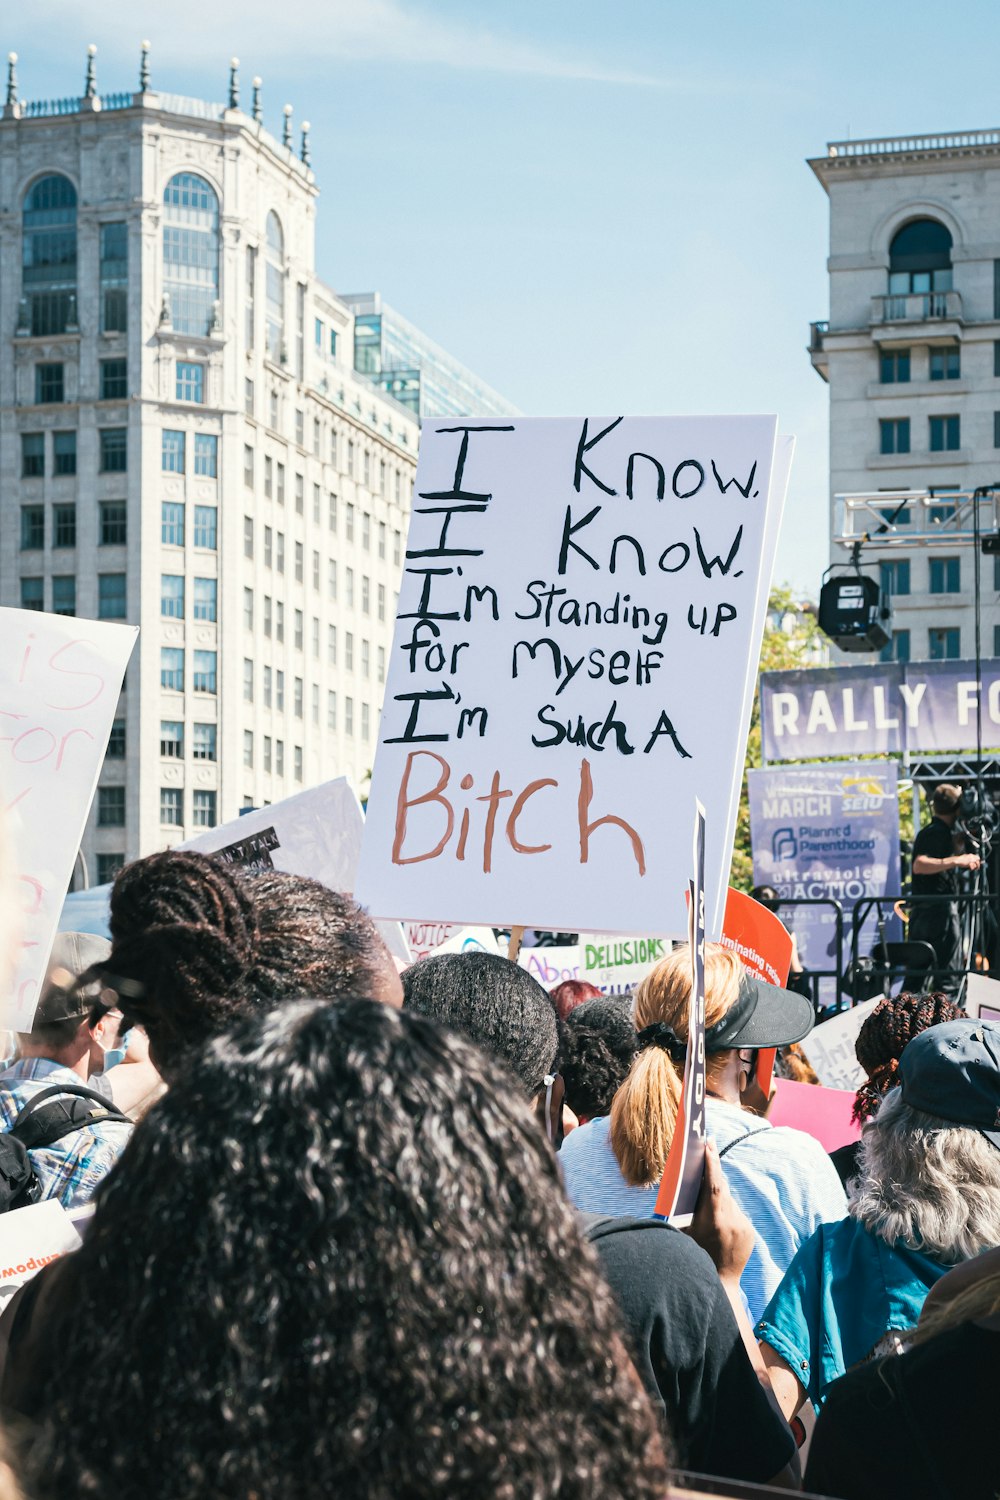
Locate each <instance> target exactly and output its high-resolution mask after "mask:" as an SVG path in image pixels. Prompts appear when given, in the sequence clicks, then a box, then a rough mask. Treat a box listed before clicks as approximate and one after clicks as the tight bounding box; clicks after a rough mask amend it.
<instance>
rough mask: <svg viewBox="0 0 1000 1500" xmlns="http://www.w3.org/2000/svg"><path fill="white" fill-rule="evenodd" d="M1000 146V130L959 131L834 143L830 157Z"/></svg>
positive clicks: (963, 149) (903, 153)
mask: <svg viewBox="0 0 1000 1500" xmlns="http://www.w3.org/2000/svg"><path fill="white" fill-rule="evenodd" d="M977 146H1000V130H959V131H955V132H953V133H952V134H950V135H897V136H889V137H883V138H882V139H881V140H878V139H876V140H871V141H831V143H830V144H829V145H828V146H827V148H826V154H827V156H829V157H836V156H904V155H912V154H913V153H914V152H923V151H969V150H975V148H976V147H977Z"/></svg>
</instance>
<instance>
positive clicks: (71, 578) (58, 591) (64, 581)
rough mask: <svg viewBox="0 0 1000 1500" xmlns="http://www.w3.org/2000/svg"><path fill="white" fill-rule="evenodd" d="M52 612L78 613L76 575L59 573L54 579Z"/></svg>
mask: <svg viewBox="0 0 1000 1500" xmlns="http://www.w3.org/2000/svg"><path fill="white" fill-rule="evenodd" d="M52 613H53V614H54V615H75V614H76V575H75V574H73V573H61V574H60V573H57V574H56V576H55V577H54V578H53V580H52Z"/></svg>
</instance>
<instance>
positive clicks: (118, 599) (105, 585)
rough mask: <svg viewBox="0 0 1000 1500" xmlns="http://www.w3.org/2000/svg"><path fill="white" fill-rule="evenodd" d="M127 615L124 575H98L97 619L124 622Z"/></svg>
mask: <svg viewBox="0 0 1000 1500" xmlns="http://www.w3.org/2000/svg"><path fill="white" fill-rule="evenodd" d="M126 613H127V601H126V592H125V574H124V573H98V575H97V618H98V619H99V620H124V619H125V616H126Z"/></svg>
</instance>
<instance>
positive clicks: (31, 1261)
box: [0, 1198, 83, 1309]
mask: <svg viewBox="0 0 1000 1500" xmlns="http://www.w3.org/2000/svg"><path fill="white" fill-rule="evenodd" d="M82 1243H83V1241H82V1240H81V1238H80V1235H79V1234H78V1233H77V1231H76V1229H74V1227H73V1223H72V1220H71V1219H70V1216H69V1214H68V1213H67V1212H66V1210H65V1209H64V1208H63V1206H62V1204H61V1203H57V1202H56V1200H55V1199H54V1198H47V1199H46V1200H45V1202H44V1203H30V1204H29V1205H28V1206H27V1207H26V1208H19V1209H17V1210H16V1211H15V1212H14V1213H9V1214H4V1215H3V1217H2V1218H0V1309H2V1308H3V1307H4V1306H5V1305H6V1302H7V1298H8V1297H12V1296H13V1295H14V1293H15V1292H16V1291H17V1289H18V1287H19V1286H23V1285H24V1283H25V1282H26V1281H30V1280H31V1278H32V1276H34V1275H36V1273H37V1272H39V1271H40V1270H41V1269H42V1267H43V1266H47V1265H48V1264H49V1262H50V1261H52V1260H58V1259H59V1257H60V1256H61V1255H65V1254H66V1253H67V1252H68V1251H70V1250H76V1249H78V1248H79V1247H80V1245H81V1244H82Z"/></svg>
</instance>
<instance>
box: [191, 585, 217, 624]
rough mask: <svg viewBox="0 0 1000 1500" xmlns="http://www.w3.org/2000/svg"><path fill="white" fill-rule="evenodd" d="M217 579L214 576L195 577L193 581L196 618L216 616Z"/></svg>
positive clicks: (204, 618) (212, 619) (212, 618)
mask: <svg viewBox="0 0 1000 1500" xmlns="http://www.w3.org/2000/svg"><path fill="white" fill-rule="evenodd" d="M218 593H219V585H218V581H217V580H216V579H214V578H196V579H195V581H194V617H195V619H196V620H211V621H213V622H214V621H215V619H216V618H217V609H218Z"/></svg>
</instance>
